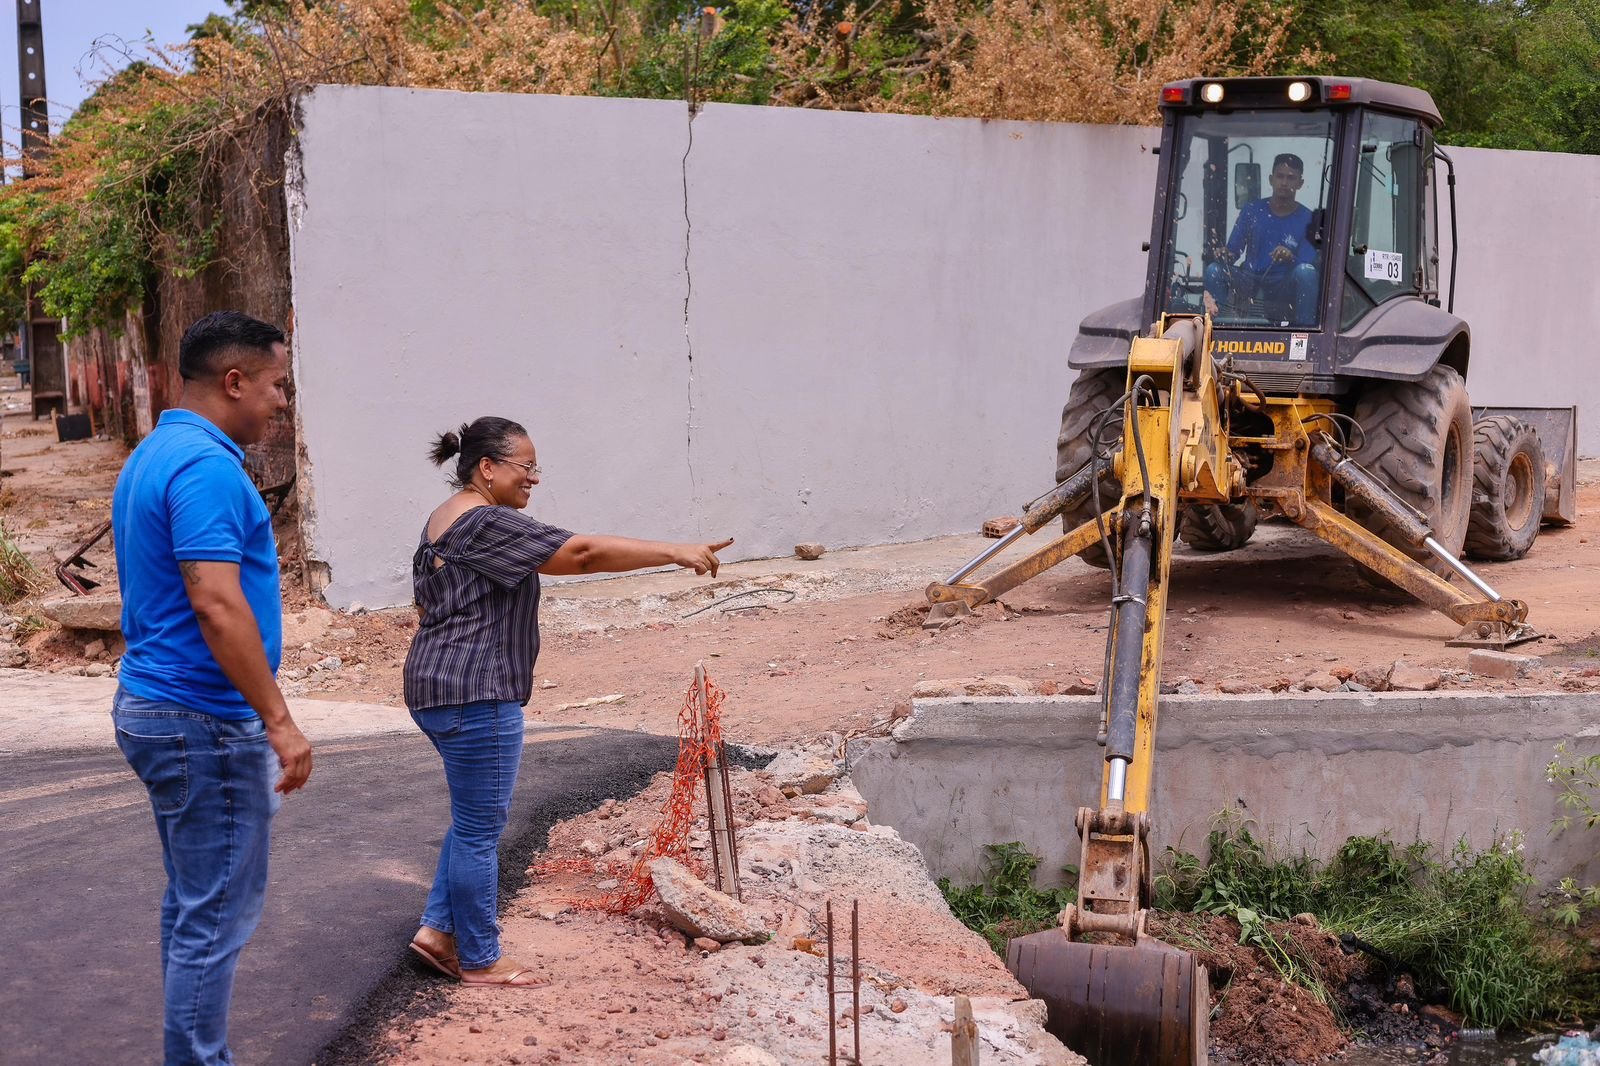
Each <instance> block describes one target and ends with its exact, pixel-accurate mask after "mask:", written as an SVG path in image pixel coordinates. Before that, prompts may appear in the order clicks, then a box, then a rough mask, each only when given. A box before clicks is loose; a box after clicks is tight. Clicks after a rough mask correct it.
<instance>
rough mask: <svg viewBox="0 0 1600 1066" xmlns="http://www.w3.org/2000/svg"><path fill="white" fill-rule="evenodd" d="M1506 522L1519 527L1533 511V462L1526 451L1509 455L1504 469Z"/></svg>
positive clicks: (1512, 526)
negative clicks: (1508, 461) (1506, 467)
mask: <svg viewBox="0 0 1600 1066" xmlns="http://www.w3.org/2000/svg"><path fill="white" fill-rule="evenodd" d="M1505 487H1506V524H1507V525H1509V526H1510V527H1511V528H1512V529H1521V528H1523V527H1524V526H1526V525H1527V524H1528V518H1529V516H1530V515H1531V514H1532V513H1533V463H1532V462H1530V461H1529V460H1528V456H1527V453H1525V452H1518V453H1517V454H1516V455H1513V456H1512V457H1511V465H1510V468H1509V469H1507V471H1506V486H1505Z"/></svg>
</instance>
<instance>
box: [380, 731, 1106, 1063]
mask: <svg viewBox="0 0 1600 1066" xmlns="http://www.w3.org/2000/svg"><path fill="white" fill-rule="evenodd" d="M829 754H831V753H829V752H816V751H813V752H807V753H799V752H794V753H786V754H784V755H781V756H779V757H778V759H776V760H775V761H774V762H773V763H772V764H771V765H770V766H769V767H768V768H767V769H765V770H758V771H745V770H736V771H734V772H733V774H732V777H731V781H730V786H731V793H732V796H733V801H734V813H735V824H736V826H737V829H738V854H739V880H740V895H741V896H742V899H735V898H733V897H731V896H729V895H725V894H723V893H720V892H717V891H716V890H715V889H713V888H712V887H710V886H709V885H708V884H706V882H705V881H704V880H703V879H702V876H701V873H702V870H703V868H704V867H705V866H706V865H707V864H708V848H709V843H710V842H709V836H708V835H707V834H706V833H704V832H701V833H698V834H696V836H694V837H692V838H691V840H690V851H689V854H688V855H687V856H685V857H684V859H685V861H684V862H682V863H680V862H677V861H675V860H673V859H670V858H658V859H655V860H653V861H652V862H650V864H649V870H650V873H651V876H652V878H653V880H654V882H655V885H656V888H657V892H658V896H657V897H656V898H654V899H652V900H651V901H650V902H648V903H646V904H645V905H644V906H642V907H640V908H639V909H638V910H636V911H634V912H633V913H631V914H628V915H625V916H622V917H611V916H608V915H606V914H604V913H603V912H601V911H599V910H597V909H593V906H594V904H595V902H596V901H598V900H599V899H600V898H601V897H602V896H603V895H604V894H605V893H607V892H609V891H612V890H614V889H615V888H616V887H617V885H618V883H619V879H620V878H622V877H625V876H626V873H627V871H628V870H629V869H630V868H631V867H632V865H633V864H634V862H635V861H636V859H637V858H638V856H639V855H640V854H641V853H642V852H643V851H644V850H645V848H646V847H647V841H648V839H649V837H650V831H651V829H652V828H653V826H654V823H655V819H656V818H657V816H658V815H659V812H660V810H661V807H662V804H663V802H664V801H665V799H666V798H667V796H668V794H669V793H670V790H671V777H670V775H666V774H662V775H659V776H658V777H657V779H656V780H655V782H654V783H653V784H652V785H651V786H650V788H649V789H647V790H646V791H645V792H644V793H642V794H640V795H639V796H636V797H634V798H633V799H631V800H628V801H625V802H620V803H619V802H616V801H607V802H606V803H605V804H603V805H602V806H601V807H600V808H599V809H598V810H595V811H592V812H590V813H588V814H585V815H582V816H580V817H578V818H575V819H573V820H571V821H569V822H564V823H561V824H559V825H557V826H556V827H554V828H553V829H552V831H551V835H550V843H549V847H548V849H547V850H546V851H545V852H544V853H543V854H541V855H540V856H539V860H538V862H536V864H535V865H534V867H533V872H534V880H533V883H532V884H531V885H530V886H529V887H528V888H527V889H525V890H524V891H523V892H522V894H521V895H520V896H519V897H518V898H517V899H516V900H515V901H514V902H512V903H511V904H510V905H509V906H508V907H507V909H506V913H505V915H504V917H503V918H502V926H503V932H502V939H503V943H504V947H505V951H506V954H507V956H508V957H510V958H513V959H516V960H517V961H518V962H520V963H522V964H524V965H528V966H531V967H532V968H533V969H534V971H535V972H536V973H538V974H539V975H540V976H541V977H542V978H543V979H545V980H548V981H549V982H550V985H549V986H548V988H546V989H543V990H537V991H533V992H529V993H525V994H514V995H507V994H506V993H504V992H496V991H490V992H485V991H483V990H478V989H467V988H460V987H454V988H451V989H450V990H449V991H448V994H447V1000H448V1002H447V1006H446V1007H445V1008H444V1009H443V1010H442V1011H438V1012H436V1013H433V1014H431V1015H429V1016H427V1017H419V1018H404V1019H401V1020H400V1021H399V1022H398V1023H397V1024H396V1025H395V1026H393V1027H392V1028H391V1030H390V1031H389V1032H388V1034H387V1035H386V1036H385V1037H384V1038H383V1040H382V1041H381V1044H382V1047H381V1050H382V1052H383V1054H384V1055H385V1056H392V1057H393V1058H394V1060H395V1061H400V1062H437V1061H450V1060H456V1059H464V1060H470V1061H474V1062H512V1063H545V1062H607V1063H611V1062H640V1063H682V1062H685V1061H696V1062H715V1063H729V1064H733V1063H742V1064H748V1066H758V1064H769V1063H773V1064H775V1063H788V1062H826V1061H828V1046H829V1040H828V1036H829V1026H830V1017H831V1018H832V1022H831V1024H832V1025H833V1026H834V1036H835V1040H836V1045H837V1047H838V1048H839V1049H840V1060H841V1061H846V1058H845V1056H846V1054H847V1053H848V1052H853V1042H854V1039H855V1023H856V1020H857V1019H859V1026H860V1041H861V1053H862V1057H863V1059H864V1060H865V1061H877V1062H937V1061H948V1059H949V1057H950V1042H951V1031H952V1025H953V1021H954V1014H955V1010H954V997H955V996H956V995H965V996H967V997H969V998H970V1000H971V1003H972V1008H973V1012H974V1016H975V1018H976V1020H977V1024H978V1030H979V1036H980V1040H981V1044H982V1047H981V1053H982V1059H983V1061H984V1062H986V1063H1018V1064H1021V1063H1030V1064H1040V1063H1042V1064H1063V1066H1066V1064H1077V1063H1081V1062H1082V1061H1083V1060H1082V1059H1081V1058H1079V1057H1078V1056H1077V1055H1074V1054H1073V1053H1071V1052H1069V1051H1067V1050H1066V1049H1065V1048H1064V1047H1062V1046H1061V1044H1060V1043H1059V1042H1057V1041H1056V1040H1055V1039H1054V1038H1053V1037H1051V1036H1049V1035H1048V1034H1046V1033H1045V1032H1044V1030H1043V1027H1042V1023H1043V1020H1044V1017H1043V1007H1042V1005H1041V1004H1039V1003H1038V1002H1036V1001H1030V1000H1029V999H1028V998H1027V994H1026V993H1025V992H1024V991H1023V989H1022V988H1021V987H1020V986H1019V985H1018V984H1017V983H1016V982H1015V980H1014V979H1013V978H1012V977H1011V975H1010V974H1009V973H1007V972H1006V970H1005V968H1004V967H1003V966H1002V965H1001V963H1000V960H999V959H997V958H996V957H995V955H994V954H993V952H991V951H990V950H989V948H988V946H987V944H985V943H984V941H983V940H982V938H980V937H979V936H978V935H977V934H976V933H973V932H972V931H970V930H968V929H967V928H965V927H964V926H962V925H961V924H960V923H959V922H958V921H956V919H955V918H954V917H953V916H952V915H951V913H950V910H949V908H948V906H947V905H946V904H945V901H944V898H943V897H942V896H941V895H940V893H939V891H938V888H937V887H936V886H935V885H934V884H933V882H932V879H931V878H930V876H929V874H928V870H927V867H926V866H925V865H924V863H923V861H922V858H921V856H920V854H919V853H918V852H917V850H916V848H914V847H913V846H911V845H910V844H908V843H906V842H905V841H903V840H901V839H900V837H899V836H898V835H897V834H896V833H895V832H894V831H893V830H891V829H888V828H886V827H883V826H874V825H871V824H870V822H869V820H868V819H867V816H866V804H865V802H864V801H863V800H862V798H861V796H860V794H859V793H858V792H857V791H856V790H855V788H854V786H853V785H851V783H850V782H849V779H848V778H847V777H846V776H844V775H843V773H842V771H841V769H840V767H839V766H838V765H836V764H835V763H833V762H832V761H831V760H830V759H829V758H828V755H829ZM830 904H831V910H832V913H833V921H834V928H833V934H834V938H833V950H834V955H835V957H836V960H837V966H836V980H835V987H836V989H837V995H836V998H835V1002H834V1004H833V1009H832V1010H831V1011H830V1005H829V998H828V993H827V988H828V963H827V954H828V935H827V934H828V929H827V924H828V921H827V919H828V912H829V909H830ZM853 909H856V910H858V913H859V936H858V940H859V951H860V957H859V960H852V958H851V952H852V947H851V945H852V938H851V914H852V910H853ZM853 961H858V963H859V974H860V977H859V988H858V989H857V988H855V987H854V986H853V982H852V979H851V973H852V966H851V964H852V962H853ZM855 1004H859V1007H858V1009H857V1007H856V1006H855Z"/></svg>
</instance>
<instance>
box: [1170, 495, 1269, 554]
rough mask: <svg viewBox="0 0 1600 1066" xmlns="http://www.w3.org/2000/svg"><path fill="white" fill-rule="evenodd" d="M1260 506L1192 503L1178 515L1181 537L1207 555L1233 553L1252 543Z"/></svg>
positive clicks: (1249, 503) (1250, 503) (1247, 501)
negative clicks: (1208, 553)
mask: <svg viewBox="0 0 1600 1066" xmlns="http://www.w3.org/2000/svg"><path fill="white" fill-rule="evenodd" d="M1256 518H1257V512H1256V505H1255V503H1254V501H1252V500H1246V501H1245V502H1243V503H1192V504H1189V505H1188V506H1187V507H1185V508H1184V509H1183V512H1182V513H1181V514H1179V515H1178V536H1180V537H1182V538H1183V542H1184V543H1185V544H1187V545H1189V547H1191V548H1194V549H1196V550H1198V551H1203V552H1231V551H1235V550H1237V549H1239V548H1242V547H1244V546H1245V545H1246V544H1248V543H1250V537H1251V535H1252V534H1254V533H1255V531H1256Z"/></svg>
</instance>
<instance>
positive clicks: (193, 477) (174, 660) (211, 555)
mask: <svg viewBox="0 0 1600 1066" xmlns="http://www.w3.org/2000/svg"><path fill="white" fill-rule="evenodd" d="M111 528H112V533H113V535H114V536H115V537H116V554H117V580H118V582H119V583H120V584H121V586H122V635H123V637H124V638H125V639H126V640H127V642H128V650H127V652H126V653H125V654H124V655H123V657H122V670H121V673H120V675H119V678H120V680H121V682H122V687H123V688H125V689H127V690H128V691H129V692H131V693H132V694H133V695H135V696H142V697H144V698H145V699H148V700H164V701H167V702H171V703H176V704H179V705H181V706H184V707H189V708H192V709H194V710H196V711H203V712H205V713H207V714H212V715H215V716H216V717H218V718H229V719H240V718H251V717H254V716H255V713H256V712H255V711H254V710H252V709H251V708H250V705H249V704H248V703H246V702H245V698H244V696H242V695H240V693H239V690H238V689H236V688H234V687H233V685H232V684H231V683H230V682H229V681H228V679H227V677H226V676H224V674H223V673H222V668H221V667H220V666H218V665H217V661H216V660H215V659H214V658H212V656H211V650H210V649H209V648H208V647H207V646H206V642H205V638H204V637H202V636H201V635H200V623H199V620H198V619H197V618H196V617H195V613H194V608H193V607H191V606H190V605H189V594H188V592H187V591H185V589H184V583H183V574H182V573H181V572H180V571H179V569H178V563H179V561H184V562H188V561H191V560H194V561H203V562H224V563H238V564H239V584H240V586H241V587H242V588H243V589H244V596H245V599H246V600H247V601H249V604H250V610H251V611H252V612H253V613H254V614H255V616H256V625H257V626H258V627H260V629H261V640H262V643H263V644H264V645H265V647H266V653H267V663H268V665H269V666H271V668H272V671H273V673H277V670H278V663H279V662H280V661H281V659H282V658H283V600H282V598H281V593H280V588H279V583H278V547H277V543H276V541H275V540H274V539H273V536H272V515H271V514H270V513H269V512H268V511H267V505H266V504H265V503H264V502H263V501H262V499H261V494H260V493H259V492H257V491H256V487H255V485H254V484H252V483H251V481H250V476H249V475H248V474H246V473H245V470H244V452H243V451H241V450H240V449H239V446H238V445H237V444H235V443H234V442H233V441H232V440H230V439H228V436H227V435H226V434H225V433H223V432H222V431H221V430H220V429H218V428H217V427H216V426H214V425H212V424H211V423H210V422H209V421H207V420H206V419H204V418H202V417H201V416H199V415H197V414H195V413H194V412H193V411H183V410H170V411H164V412H162V415H161V421H160V422H159V423H157V425H156V428H155V430H154V432H152V433H151V434H150V435H149V436H148V437H146V438H145V439H144V440H143V441H142V442H141V443H140V444H139V446H138V447H137V448H135V449H134V450H133V454H132V455H131V456H129V457H128V461H127V463H126V464H124V465H123V467H122V473H121V475H120V476H119V477H118V478H117V489H116V492H115V494H114V495H113V496H112V498H111Z"/></svg>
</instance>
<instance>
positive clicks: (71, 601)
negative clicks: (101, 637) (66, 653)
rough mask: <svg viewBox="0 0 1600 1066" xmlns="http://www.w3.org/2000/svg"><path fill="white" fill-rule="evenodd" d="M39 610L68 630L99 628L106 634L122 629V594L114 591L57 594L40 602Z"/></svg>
mask: <svg viewBox="0 0 1600 1066" xmlns="http://www.w3.org/2000/svg"><path fill="white" fill-rule="evenodd" d="M39 611H40V613H41V614H43V615H44V616H45V617H46V618H48V619H50V620H51V621H52V622H55V623H57V624H59V625H61V626H64V627H65V628H67V629H97V630H100V631H101V632H104V633H120V632H121V631H122V597H121V596H120V595H119V594H117V593H115V592H95V593H91V594H89V595H88V596H54V597H51V598H50V599H48V600H45V601H44V602H43V603H41V604H39Z"/></svg>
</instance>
